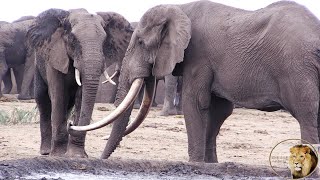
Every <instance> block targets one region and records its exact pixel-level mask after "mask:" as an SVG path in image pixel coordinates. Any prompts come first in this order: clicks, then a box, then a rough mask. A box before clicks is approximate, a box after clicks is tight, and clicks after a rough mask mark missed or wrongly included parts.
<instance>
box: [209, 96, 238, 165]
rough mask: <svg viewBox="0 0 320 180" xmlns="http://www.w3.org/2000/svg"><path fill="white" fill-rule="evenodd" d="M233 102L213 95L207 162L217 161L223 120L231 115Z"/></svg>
mask: <svg viewBox="0 0 320 180" xmlns="http://www.w3.org/2000/svg"><path fill="white" fill-rule="evenodd" d="M232 111H233V104H232V103H231V102H230V101H228V100H226V99H222V98H219V97H217V96H215V95H212V97H211V105H210V119H209V120H208V122H207V126H206V149H205V150H206V152H205V162H207V163H216V162H218V158H217V149H216V146H217V142H216V140H217V135H218V133H219V130H220V127H221V125H222V124H223V122H224V121H225V120H226V119H227V118H228V117H229V116H230V115H231V113H232Z"/></svg>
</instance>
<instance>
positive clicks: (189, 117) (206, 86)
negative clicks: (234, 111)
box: [182, 68, 212, 162]
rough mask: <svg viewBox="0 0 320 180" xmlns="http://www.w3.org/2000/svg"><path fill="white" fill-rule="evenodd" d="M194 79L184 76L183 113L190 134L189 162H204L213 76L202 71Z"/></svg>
mask: <svg viewBox="0 0 320 180" xmlns="http://www.w3.org/2000/svg"><path fill="white" fill-rule="evenodd" d="M195 74H197V75H193V77H192V78H190V77H187V76H190V75H188V74H187V73H185V74H184V77H186V78H185V79H186V81H185V82H184V83H183V85H182V86H183V92H182V96H183V101H182V103H183V111H184V117H185V121H186V128H187V134H188V153H189V161H195V162H204V161H205V155H206V126H207V122H208V121H209V120H210V104H211V98H210V97H211V83H212V75H208V74H211V71H210V70H209V71H208V69H205V68H203V69H201V71H200V70H199V71H198V72H197V73H195ZM191 76H192V75H191Z"/></svg>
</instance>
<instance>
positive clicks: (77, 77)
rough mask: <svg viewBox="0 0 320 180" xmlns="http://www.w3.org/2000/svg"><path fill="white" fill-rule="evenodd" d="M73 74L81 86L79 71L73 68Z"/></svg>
mask: <svg viewBox="0 0 320 180" xmlns="http://www.w3.org/2000/svg"><path fill="white" fill-rule="evenodd" d="M75 76H76V82H77V84H78V85H79V86H81V80H80V72H79V70H78V69H77V68H76V69H75Z"/></svg>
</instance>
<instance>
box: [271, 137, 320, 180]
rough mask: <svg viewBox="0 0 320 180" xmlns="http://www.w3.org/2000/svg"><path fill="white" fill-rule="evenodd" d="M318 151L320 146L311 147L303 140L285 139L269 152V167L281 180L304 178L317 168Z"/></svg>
mask: <svg viewBox="0 0 320 180" xmlns="http://www.w3.org/2000/svg"><path fill="white" fill-rule="evenodd" d="M319 150H320V145H312V144H310V143H309V142H307V141H305V140H303V139H287V140H284V141H281V142H279V143H278V144H277V145H275V146H274V147H273V149H272V150H271V153H270V156H269V162H270V166H271V168H272V170H273V171H274V172H275V173H276V174H277V175H278V176H280V177H282V178H286V179H300V178H305V177H308V176H310V175H311V174H312V173H313V172H315V170H316V169H317V168H318V152H319Z"/></svg>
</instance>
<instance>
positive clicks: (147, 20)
mask: <svg viewBox="0 0 320 180" xmlns="http://www.w3.org/2000/svg"><path fill="white" fill-rule="evenodd" d="M190 38H191V22H190V20H189V18H188V17H187V15H186V14H185V13H184V12H183V11H182V10H181V9H180V8H179V7H177V6H174V5H159V6H156V7H154V8H152V9H150V10H148V11H147V12H146V13H145V14H144V15H143V17H142V18H141V20H140V22H139V23H138V25H137V27H136V29H135V31H134V32H133V35H132V38H131V41H130V44H129V47H128V49H127V52H126V55H125V57H124V60H123V65H122V69H121V74H120V80H119V86H118V92H117V97H116V102H115V104H116V106H118V107H117V109H116V110H115V111H114V112H113V113H112V114H110V116H109V117H110V118H108V117H107V118H105V119H104V120H102V121H99V122H97V123H95V124H91V125H89V126H84V127H75V126H71V127H70V128H71V129H74V130H80V131H86V130H93V129H96V128H99V127H102V126H104V125H106V124H108V123H110V122H112V121H114V120H115V121H114V124H113V128H112V132H111V135H110V137H109V140H108V143H107V146H106V148H105V150H104V152H103V154H102V158H107V157H109V156H110V154H111V153H112V152H113V151H114V149H115V148H116V147H117V145H118V144H119V142H120V141H121V139H122V137H123V136H124V135H126V134H127V133H130V132H131V131H132V130H134V128H136V127H137V125H138V124H139V123H141V122H140V120H143V118H144V117H145V116H146V114H147V113H148V107H150V102H152V98H153V94H152V93H153V92H154V87H153V85H154V84H155V83H154V81H155V78H154V77H156V78H162V77H164V76H166V75H168V74H170V73H172V72H173V70H174V69H175V66H176V64H177V63H180V62H182V61H183V57H184V50H185V49H186V48H187V46H188V44H189V40H190ZM143 81H145V82H146V89H145V96H144V103H143V105H142V106H144V107H141V108H140V112H139V114H138V116H137V117H136V120H138V121H134V122H133V124H130V125H129V126H128V127H127V125H128V121H129V116H130V114H131V111H132V101H131V100H132V99H134V98H135V96H136V93H137V92H132V91H131V90H137V91H139V87H140V83H143ZM131 85H132V86H131ZM129 89H130V90H129ZM127 94H128V95H127ZM130 97H131V98H130ZM127 100H128V101H127ZM122 111H124V112H123V113H122ZM135 122H137V123H135ZM126 128H127V129H126Z"/></svg>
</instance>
